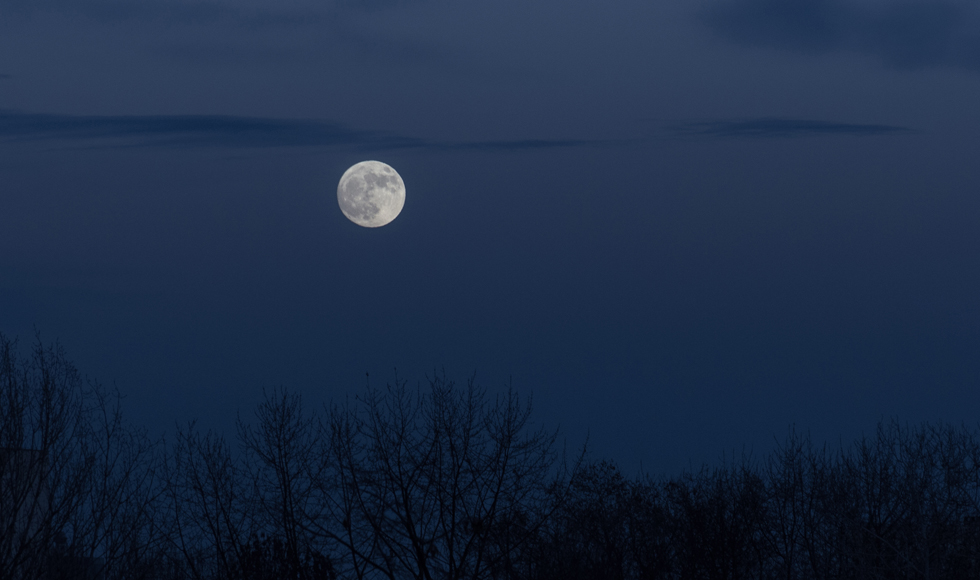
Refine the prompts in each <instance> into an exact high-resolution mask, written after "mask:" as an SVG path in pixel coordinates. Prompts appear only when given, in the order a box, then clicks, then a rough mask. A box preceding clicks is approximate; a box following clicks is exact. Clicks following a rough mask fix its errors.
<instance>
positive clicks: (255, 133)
mask: <svg viewBox="0 0 980 580" xmlns="http://www.w3.org/2000/svg"><path fill="white" fill-rule="evenodd" d="M905 131H908V129H906V128H903V127H894V126H890V125H862V124H848V123H830V122H825V121H812V120H805V119H775V118H762V119H748V120H736V121H732V120H720V121H701V122H692V123H684V124H678V125H672V126H668V127H667V132H668V135H669V136H672V137H678V136H681V137H682V136H698V137H719V138H725V137H759V138H767V137H805V136H817V135H849V136H877V135H887V134H894V133H900V132H905ZM653 140H654V139H653V138H648V139H642V138H641V139H514V140H499V141H431V140H426V139H420V138H416V137H406V136H402V135H396V134H393V133H388V132H382V131H363V130H357V129H350V128H348V127H346V126H344V125H342V124H339V123H330V122H325V121H317V120H309V119H268V118H258V117H233V116H222V115H182V116H164V115H156V116H154V115H146V116H76V115H53V114H41V113H25V112H19V111H10V110H3V109H0V144H2V143H17V144H24V143H29V142H42V141H43V142H83V143H86V144H87V145H88V146H90V147H92V148H122V147H176V148H190V147H223V148H269V147H343V148H350V149H361V150H394V149H429V150H442V151H454V150H455V151H485V152H497V151H527V150H539V149H555V148H572V147H635V146H643V145H646V144H649V143H650V142H651V141H653Z"/></svg>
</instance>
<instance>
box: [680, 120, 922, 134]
mask: <svg viewBox="0 0 980 580" xmlns="http://www.w3.org/2000/svg"><path fill="white" fill-rule="evenodd" d="M670 129H671V130H672V131H673V132H674V133H675V134H678V135H698V136H705V137H759V138H771V137H811V136H817V135H848V136H878V135H890V134H896V133H904V132H907V131H909V129H907V128H905V127H895V126H891V125H864V124H853V123H830V122H826V121H812V120H807V119H776V118H762V119H746V120H740V121H702V122H696V123H685V124H681V125H674V126H672V127H670Z"/></svg>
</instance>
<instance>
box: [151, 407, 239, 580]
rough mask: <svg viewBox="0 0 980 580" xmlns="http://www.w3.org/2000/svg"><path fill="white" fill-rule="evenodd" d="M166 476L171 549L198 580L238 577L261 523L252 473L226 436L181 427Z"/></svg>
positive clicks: (190, 425) (168, 534)
mask: <svg viewBox="0 0 980 580" xmlns="http://www.w3.org/2000/svg"><path fill="white" fill-rule="evenodd" d="M166 481H167V486H166V499H167V507H168V510H169V514H168V518H167V527H168V533H167V538H168V541H169V553H170V554H175V555H178V556H179V560H178V562H179V564H181V566H180V567H181V568H182V569H183V571H184V573H185V574H186V575H187V576H189V577H190V578H193V579H194V580H211V579H222V578H223V579H226V580H234V579H236V578H237V577H238V576H240V574H239V572H238V562H239V561H241V560H242V558H243V555H244V554H245V551H246V547H247V544H248V542H249V539H250V538H252V537H253V536H255V534H256V533H257V532H258V524H257V522H256V518H255V513H254V512H255V510H254V507H255V506H254V503H253V501H252V494H251V492H252V488H251V486H250V485H249V478H248V473H247V471H246V470H245V469H244V468H243V466H242V465H241V463H240V462H239V461H236V459H235V458H234V457H233V456H232V452H231V448H230V447H229V446H228V444H227V443H225V440H224V438H222V437H220V436H217V435H215V434H213V433H211V432H208V433H207V434H206V435H203V436H202V435H201V434H200V433H198V432H197V431H196V429H195V426H194V424H193V423H191V424H189V425H188V426H187V428H186V429H179V430H178V431H177V437H176V442H175V444H174V446H173V448H172V451H171V452H170V453H169V454H168V457H167V472H166Z"/></svg>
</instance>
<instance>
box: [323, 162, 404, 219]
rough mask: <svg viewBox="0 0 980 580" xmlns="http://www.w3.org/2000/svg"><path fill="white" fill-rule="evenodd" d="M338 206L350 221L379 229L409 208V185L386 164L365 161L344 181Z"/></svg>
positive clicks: (338, 188) (339, 190)
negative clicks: (407, 202)
mask: <svg viewBox="0 0 980 580" xmlns="http://www.w3.org/2000/svg"><path fill="white" fill-rule="evenodd" d="M337 203H339V204H340V210H341V211H342V212H344V215H345V216H347V219H349V220H350V221H352V222H354V223H355V224H357V225H359V226H364V227H366V228H378V227H381V226H383V225H385V224H387V223H389V222H391V220H393V219H395V218H396V217H398V214H399V213H401V211H402V207H404V206H405V182H403V181H402V177H401V175H398V172H397V171H395V170H394V169H393V168H392V167H391V166H390V165H388V164H386V163H382V162H380V161H361V162H360V163H358V164H357V165H354V166H352V167H351V168H350V169H348V170H347V171H345V172H344V176H343V177H341V178H340V185H338V186H337Z"/></svg>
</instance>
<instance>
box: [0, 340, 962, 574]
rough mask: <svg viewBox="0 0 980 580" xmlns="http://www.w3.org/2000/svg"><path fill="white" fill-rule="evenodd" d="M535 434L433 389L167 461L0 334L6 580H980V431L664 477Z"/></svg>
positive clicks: (794, 453) (206, 445)
mask: <svg viewBox="0 0 980 580" xmlns="http://www.w3.org/2000/svg"><path fill="white" fill-rule="evenodd" d="M530 414H531V407H530V404H529V403H528V402H525V401H523V400H522V399H521V398H520V397H519V396H518V394H517V393H516V392H515V391H513V390H508V391H507V392H505V393H503V394H501V395H499V396H496V397H489V396H488V395H487V393H486V392H485V391H484V390H482V389H480V388H479V387H477V386H476V385H475V384H473V382H472V381H471V382H469V383H467V384H466V385H465V386H461V385H457V384H455V383H454V382H452V381H450V380H448V379H447V378H446V377H444V376H440V375H435V376H433V377H431V378H430V379H428V381H427V384H426V385H425V386H424V387H415V388H412V387H409V385H408V384H407V383H406V382H404V381H396V382H395V383H394V384H392V385H389V386H387V387H385V388H365V389H364V391H363V392H362V393H361V394H360V395H359V396H358V397H356V398H355V399H354V400H352V401H346V402H343V403H337V404H333V405H331V406H327V407H325V408H324V409H323V410H322V412H321V413H316V412H310V411H308V410H306V409H304V408H303V405H302V400H301V398H300V396H299V395H298V394H296V393H293V392H290V391H288V390H286V389H282V388H278V389H274V390H272V391H269V392H266V393H265V397H264V400H263V401H262V402H261V403H260V404H259V405H258V406H257V408H256V410H255V418H254V421H252V422H250V423H247V422H244V421H242V420H239V422H238V428H237V433H236V436H235V438H234V440H233V441H229V440H226V439H225V438H224V437H223V436H222V435H220V434H217V433H213V432H206V433H202V432H201V431H200V430H198V429H197V428H196V426H195V425H194V423H189V424H187V425H184V426H181V427H179V428H178V429H177V430H176V434H175V435H174V438H173V440H172V441H165V440H162V439H161V440H157V441H154V440H151V439H150V438H149V437H148V436H147V434H146V432H145V431H144V430H141V429H138V428H135V427H133V426H131V425H129V424H128V423H126V422H125V421H124V420H123V417H122V413H121V411H120V406H119V396H118V393H116V394H111V393H108V392H107V391H106V390H105V389H104V388H103V387H102V386H100V385H99V384H98V383H95V382H91V381H86V380H83V378H82V377H81V375H80V374H79V372H78V371H77V370H76V369H75V367H74V366H73V365H72V364H71V363H70V362H69V360H68V359H67V357H66V355H65V353H64V351H63V350H62V349H61V348H60V347H58V346H57V345H54V346H44V345H43V344H42V343H41V342H40V340H37V341H36V342H35V343H34V345H33V348H32V349H31V351H30V354H29V355H28V356H21V355H20V353H19V349H18V346H17V343H16V341H13V340H10V339H8V338H7V337H5V336H3V335H2V334H0V580H14V579H16V580H22V579H23V580H56V579H60V580H70V579H85V580H116V579H119V580H123V579H127V580H139V579H144V580H219V579H223V580H239V579H242V580H245V579H254V580H273V579H275V580H283V579H290V580H327V579H357V580H361V579H384V578H387V579H391V580H396V579H398V580H400V579H416V580H443V579H452V580H457V579H458V580H463V579H507V580H518V579H522V580H524V579H526V580H628V579H630V580H632V579H637V580H640V579H643V580H646V579H650V580H653V579H706V580H714V579H718V580H722V579H732V580H734V579H744V578H759V579H770V578H771V579H831V578H834V579H838V578H839V579H852V578H853V579H859V578H860V579H866V578H889V579H892V578H894V579H899V578H901V579H912V578H923V579H928V578H964V579H965V578H980V518H978V516H980V437H978V434H977V432H976V431H972V430H969V429H967V428H965V427H952V426H949V425H944V424H939V425H931V424H924V425H922V426H919V427H915V428H911V427H907V426H902V425H901V424H899V423H897V422H890V423H880V424H879V426H878V429H877V432H876V433H875V434H874V435H873V436H869V437H864V438H862V439H860V440H858V441H856V442H854V443H853V444H852V445H849V446H844V445H840V446H838V447H837V448H831V447H828V446H819V447H818V446H815V445H813V444H812V443H811V441H810V440H809V438H808V437H807V436H806V435H800V434H797V433H795V432H793V431H790V433H789V435H788V436H787V437H786V438H785V439H784V440H783V441H782V442H781V443H780V444H779V445H778V446H777V447H776V449H775V450H774V451H773V452H771V453H770V454H769V455H767V456H765V457H764V458H762V459H761V460H758V461H753V460H751V459H750V458H746V457H743V458H741V459H740V460H737V461H736V460H735V459H734V458H733V459H732V460H731V461H727V460H726V461H722V462H721V464H720V465H718V466H714V467H705V468H702V469H701V470H700V471H697V472H688V473H683V474H679V475H676V476H673V477H659V478H654V477H651V476H648V475H638V476H636V477H628V476H626V475H624V474H623V473H622V472H621V471H620V470H619V469H618V468H617V467H616V465H615V464H613V463H612V462H609V461H604V460H590V459H587V455H586V454H585V451H584V449H583V450H582V451H581V452H577V453H575V454H574V456H573V457H568V456H566V454H565V452H564V451H563V450H562V449H561V446H560V445H559V444H558V434H557V432H556V431H547V430H544V429H535V428H534V427H533V425H532V423H531V421H530Z"/></svg>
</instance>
